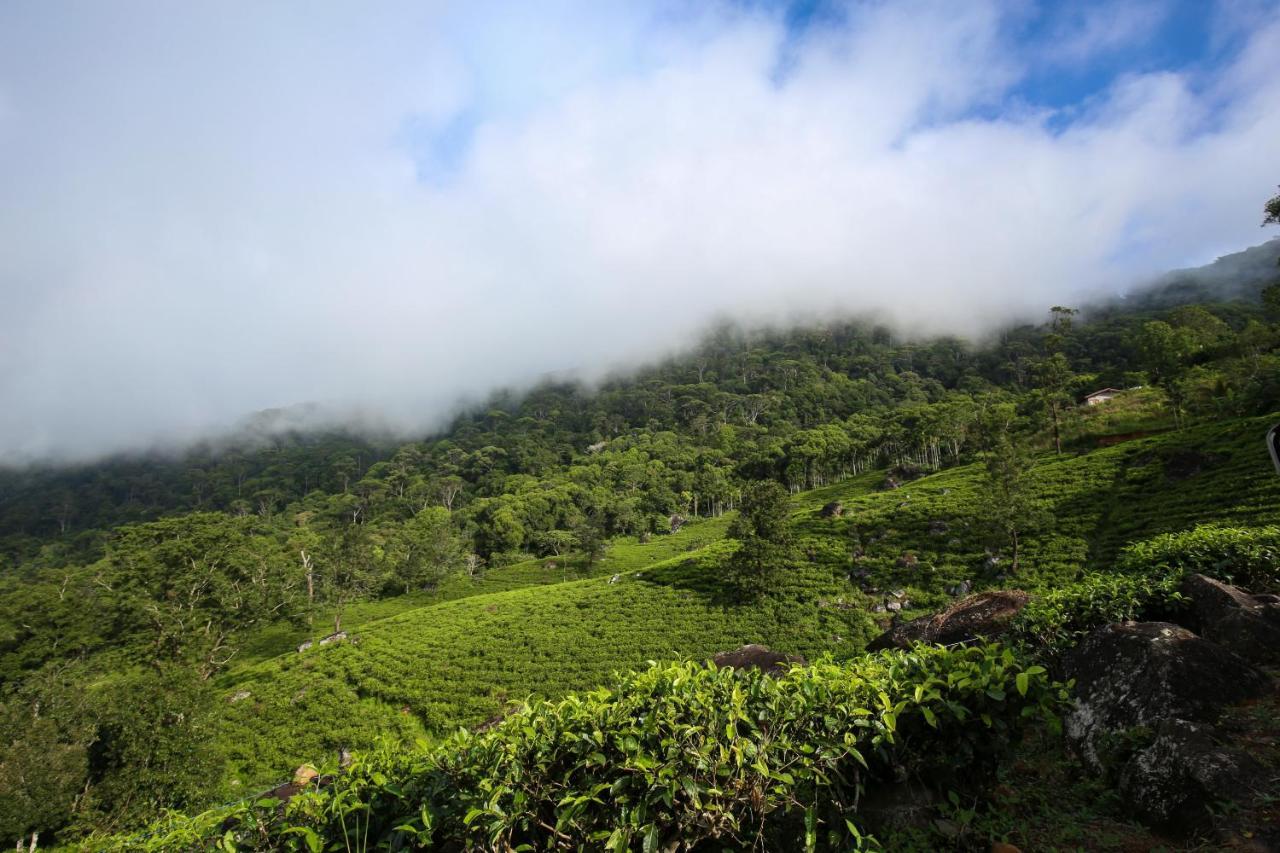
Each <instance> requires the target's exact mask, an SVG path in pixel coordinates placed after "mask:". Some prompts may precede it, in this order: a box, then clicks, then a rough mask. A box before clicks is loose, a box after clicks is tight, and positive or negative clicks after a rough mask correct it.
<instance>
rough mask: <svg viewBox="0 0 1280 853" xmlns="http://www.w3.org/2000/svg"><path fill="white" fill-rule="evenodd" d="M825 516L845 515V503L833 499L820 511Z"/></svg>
mask: <svg viewBox="0 0 1280 853" xmlns="http://www.w3.org/2000/svg"><path fill="white" fill-rule="evenodd" d="M818 514H819V515H821V516H822V517H823V518H839V517H840V516H842V515H844V504H842V503H840V501H832V502H831V503H829V504H827V505H826V506H824V507H823V508H822V509H821V510H820V511H819V513H818Z"/></svg>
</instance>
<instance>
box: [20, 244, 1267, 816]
mask: <svg viewBox="0 0 1280 853" xmlns="http://www.w3.org/2000/svg"><path fill="white" fill-rule="evenodd" d="M1276 255H1280V244H1277V243H1275V242H1273V243H1270V244H1267V246H1265V247H1261V248H1260V249H1255V250H1250V252H1248V253H1244V256H1233V257H1232V258H1229V259H1224V260H1223V261H1221V262H1219V265H1217V266H1216V267H1211V268H1207V269H1211V270H1212V269H1215V268H1216V269H1217V272H1216V273H1215V274H1213V275H1210V274H1207V273H1206V274H1200V275H1197V272H1198V271H1191V272H1187V273H1182V274H1178V275H1175V276H1173V277H1171V278H1168V279H1166V280H1162V281H1161V282H1159V284H1158V287H1157V288H1155V289H1152V290H1149V291H1146V292H1144V293H1142V294H1138V295H1136V296H1133V297H1130V298H1128V299H1126V300H1122V301H1115V302H1110V303H1107V304H1105V305H1097V306H1093V307H1089V306H1084V307H1083V308H1082V309H1081V310H1077V309H1076V308H1074V307H1062V306H1058V307H1053V308H1052V309H1050V310H1047V311H1046V315H1045V318H1044V320H1043V322H1040V323H1036V324H1027V325H1021V326H1017V327H1011V328H1006V329H1003V330H1001V331H1000V332H999V333H998V334H996V335H994V336H993V337H992V338H991V339H989V340H984V341H968V340H964V339H960V338H951V337H940V338H928V339H925V338H912V337H904V336H902V335H901V334H899V333H897V332H895V331H894V330H892V329H890V328H888V327H885V326H881V325H877V324H874V323H869V322H864V321H861V320H858V319H856V318H855V319H841V320H837V321H831V322H828V323H825V324H822V325H813V326H806V327H799V328H779V329H744V328H739V327H736V326H733V325H729V324H724V325H720V326H718V327H716V328H713V329H711V330H709V331H708V333H707V334H706V335H705V336H704V337H703V338H702V339H701V340H699V341H698V342H697V343H696V344H695V345H694V346H692V347H690V348H689V349H688V350H687V351H686V352H684V353H682V354H680V355H678V356H673V357H671V358H669V359H667V360H665V361H663V362H661V363H658V364H654V365H651V366H648V367H645V368H642V369H639V370H637V371H635V372H634V373H631V374H628V375H625V376H618V377H614V378H611V379H608V380H606V381H604V382H602V383H600V384H599V385H598V386H593V387H589V386H586V385H583V384H579V383H574V382H547V383H544V384H542V385H539V386H537V387H535V388H532V389H529V390H527V391H506V392H500V393H495V394H493V395H492V396H491V397H490V398H489V399H488V400H487V401H486V402H485V403H484V404H483V405H481V406H477V407H474V408H472V409H470V410H468V411H465V412H463V413H460V414H458V415H457V416H456V417H455V418H454V419H453V421H452V422H451V423H450V424H449V425H448V426H447V427H445V428H443V429H441V430H439V431H438V432H437V433H435V434H433V435H430V436H426V437H423V438H421V439H420V440H412V441H409V440H404V439H403V438H394V439H393V438H388V437H385V436H383V437H374V438H370V437H366V436H362V435H360V434H359V433H356V432H347V431H341V430H330V431H326V432H307V431H302V430H279V429H275V428H272V427H271V425H270V424H271V418H270V416H266V417H264V418H263V420H262V422H261V423H260V424H259V427H258V428H254V429H250V430H248V431H247V432H246V433H245V434H244V435H242V436H239V437H231V438H227V439H224V440H222V441H219V442H217V443H207V444H204V445H200V446H196V447H194V448H190V449H188V450H184V451H181V452H169V453H159V452H157V453H154V454H150V455H143V456H120V457H115V458H111V459H107V460H102V461H100V462H96V463H93V464H84V465H76V466H49V465H41V466H32V467H26V468H21V469H9V470H3V471H0V561H2V562H0V684H2V685H3V688H4V697H3V700H4V704H3V707H2V708H0V744H2V745H3V746H4V758H3V759H0V761H2V762H3V765H2V766H0V771H2V772H0V802H2V803H3V805H0V833H2V834H5V835H6V836H7V837H15V838H16V837H25V836H26V835H27V834H29V833H31V832H33V831H39V832H42V833H43V834H44V837H45V839H46V841H52V840H65V841H70V840H73V839H75V838H78V837H82V836H84V835H85V834H87V833H91V832H95V831H96V832H103V831H122V830H128V829H132V828H134V827H137V826H139V825H141V824H143V823H146V822H148V821H150V820H153V819H154V818H156V817H157V815H158V814H160V812H161V810H162V809H165V808H179V809H188V810H191V809H197V808H201V807H204V806H207V805H210V804H211V803H213V802H218V801H222V800H230V799H235V798H236V797H237V796H238V795H249V794H253V793H255V786H261V785H263V784H264V783H265V782H266V781H269V780H270V779H271V778H274V777H275V776H278V775H280V774H284V773H285V772H286V771H288V770H290V769H291V768H290V767H288V766H281V765H283V764H284V763H285V762H294V761H297V760H301V759H305V758H306V757H307V756H306V755H305V754H304V755H300V754H299V751H304V750H316V751H333V750H334V749H336V748H338V747H346V746H352V747H356V748H366V747H368V746H371V745H372V743H373V742H374V740H375V739H376V737H377V736H379V735H388V734H391V735H394V736H396V737H399V738H401V739H403V740H412V739H414V738H417V737H436V736H438V735H440V734H441V733H443V732H446V731H448V730H449V729H450V728H451V727H454V726H457V725H459V724H463V725H473V724H475V723H478V722H480V721H481V720H482V718H483V717H484V716H486V715H488V714H492V713H494V712H498V711H501V710H502V709H503V707H504V706H505V705H506V703H507V702H508V701H511V700H519V699H521V698H523V696H522V695H521V691H523V692H524V693H525V694H528V693H532V694H534V695H545V696H548V697H551V698H555V697H557V696H559V695H561V694H563V693H565V692H567V691H571V690H577V689H585V688H589V687H591V686H593V685H595V684H598V683H600V682H602V681H604V680H606V679H607V677H608V674H609V673H610V672H611V671H613V670H615V669H618V668H628V667H635V666H639V665H641V664H642V663H643V661H644V660H645V659H646V658H645V657H641V656H640V653H641V650H643V652H644V654H646V655H647V654H649V653H650V652H652V653H653V654H654V655H655V656H656V657H664V658H682V657H694V658H697V657H699V656H705V655H706V654H709V653H711V652H714V651H715V650H716V649H715V648H708V646H709V645H710V646H714V645H726V644H730V643H737V642H745V641H749V640H756V639H763V638H768V639H770V640H771V641H772V642H774V643H775V644H781V643H789V644H790V645H792V646H793V649H794V650H796V651H802V652H804V653H805V654H807V655H811V656H819V655H821V654H824V653H829V654H833V655H834V656H835V657H836V658H837V659H840V660H850V659H852V658H853V657H854V656H855V655H856V654H857V653H858V652H860V651H861V649H862V647H863V646H864V645H865V643H866V642H867V641H868V640H869V639H870V638H871V637H872V636H873V635H874V634H875V633H876V631H877V628H878V623H877V621H876V620H877V619H880V618H881V614H883V613H884V612H885V610H886V609H887V608H886V605H888V604H896V607H895V608H894V610H895V611H900V612H903V613H912V612H917V611H924V610H927V609H928V608H929V607H933V606H938V605H941V604H943V603H945V602H946V601H947V599H948V597H949V595H953V593H949V592H948V590H950V589H953V588H958V587H959V586H960V585H961V584H964V585H965V588H966V589H968V588H970V587H972V588H980V587H984V586H988V587H993V586H999V585H1001V584H1002V583H1005V582H1007V581H1008V580H1009V579H1010V578H1017V579H1019V582H1020V584H1021V585H1022V586H1024V587H1027V588H1029V589H1032V590H1033V591H1049V590H1052V589H1056V588H1060V587H1065V586H1067V585H1069V584H1072V583H1076V582H1080V581H1081V579H1082V578H1083V577H1084V573H1085V572H1086V569H1101V568H1103V566H1102V565H1099V563H1100V562H1103V561H1110V560H1111V559H1113V558H1115V556H1116V555H1117V554H1118V553H1120V551H1121V550H1122V549H1123V548H1124V547H1125V546H1126V544H1127V543H1129V542H1132V541H1137V540H1141V539H1145V538H1148V537H1149V536H1151V535H1153V534H1155V533H1166V532H1174V531H1176V530H1179V529H1184V528H1191V527H1194V526H1195V525H1196V524H1198V523H1200V522H1202V521H1218V522H1230V523H1234V524H1241V525H1246V526H1247V525H1265V524H1267V523H1275V522H1276V521H1277V520H1280V518H1277V517H1276V510H1275V507H1274V505H1271V503H1269V502H1272V497H1273V496H1274V490H1273V489H1271V487H1270V485H1269V481H1265V480H1264V479H1262V478H1261V474H1264V473H1265V471H1263V470H1261V469H1260V468H1259V469H1258V470H1255V468H1254V467H1252V466H1254V461H1253V460H1252V456H1251V455H1250V450H1249V448H1250V447H1251V445H1250V444H1249V442H1250V441H1253V440H1254V439H1252V438H1250V436H1252V435H1253V433H1255V432H1258V431H1259V429H1260V428H1261V427H1262V426H1264V425H1265V421H1264V420H1262V419H1260V418H1261V416H1266V415H1269V414H1272V413H1273V412H1275V411H1276V410H1277V408H1280V402H1278V401H1280V285H1277V284H1276V283H1275V279H1276V275H1275V273H1276V268H1275V265H1274V264H1275V262H1274V260H1271V261H1270V263H1269V264H1267V263H1265V262H1264V261H1265V260H1266V259H1267V258H1273V257H1274V256H1276ZM1223 270H1227V271H1229V274H1227V273H1224V272H1223ZM1104 388H1112V389H1119V390H1120V391H1122V392H1123V393H1122V394H1121V396H1119V397H1117V399H1116V400H1114V401H1111V402H1110V403H1108V404H1104V405H1103V406H1099V407H1089V406H1085V405H1082V403H1083V400H1084V396H1085V395H1086V394H1088V393H1089V392H1092V391H1096V390H1099V389H1104ZM1109 438H1118V439H1136V440H1137V441H1138V443H1137V444H1125V445H1122V446H1119V447H1113V448H1110V449H1106V450H1098V449H1097V448H1098V447H1099V445H1100V444H1106V443H1107V440H1109ZM1258 438H1260V435H1259V436H1258ZM1100 440H1101V441H1100ZM1257 443H1258V446H1259V447H1260V442H1257ZM1188 454H1190V455H1188ZM1188 459H1189V460H1190V462H1188V461H1187V460H1188ZM1263 461H1264V462H1265V459H1264V460H1263ZM1179 466H1183V467H1188V466H1189V467H1193V468H1195V471H1193V474H1199V473H1200V471H1201V470H1202V469H1203V470H1204V471H1206V472H1207V473H1206V474H1205V475H1204V479H1202V480H1199V481H1196V482H1195V483H1192V484H1190V485H1189V486H1187V487H1185V488H1184V487H1183V486H1181V485H1178V483H1180V482H1181V481H1180V480H1179V479H1178V476H1180V475H1179V474H1178V472H1179V470H1180V468H1179ZM1144 472H1146V473H1144ZM921 477H927V478H928V479H927V480H925V481H923V482H926V483H927V484H928V485H927V487H925V488H915V489H914V491H913V490H912V487H909V485H908V484H911V483H914V482H919V481H920V480H919V478H921ZM1143 477H1147V478H1148V479H1146V480H1144V479H1143ZM1166 478H1168V484H1167V486H1166V485H1161V486H1159V494H1158V496H1153V494H1154V492H1153V491H1148V490H1147V488H1146V487H1147V486H1149V485H1151V484H1155V483H1157V482H1159V483H1161V484H1165V483H1166ZM770 484H772V485H770ZM1100 484H1105V488H1106V489H1107V490H1108V491H1107V492H1106V493H1107V494H1108V495H1110V496H1111V497H1110V501H1111V502H1110V503H1098V502H1097V501H1096V500H1095V498H1096V494H1097V493H1098V492H1095V491H1094V490H1098V489H1102V488H1103V486H1102V485H1100ZM828 503H837V504H841V510H843V508H844V506H845V505H847V506H849V507H854V506H856V507H858V512H857V513H853V512H851V513H849V515H848V516H846V517H844V518H842V519H841V518H839V516H840V513H839V512H837V513H836V516H837V519H838V520H837V521H835V522H831V523H826V524H823V525H821V526H815V525H816V524H817V522H815V521H814V519H815V518H816V517H818V516H817V515H816V514H815V513H816V511H817V509H818V508H819V507H822V506H823V505H824V504H828ZM1272 503H1273V502H1272ZM735 543H737V544H735ZM925 567H927V572H928V577H927V578H923V577H921V573H922V572H924V571H925ZM637 573H640V575H641V576H637ZM896 593H901V594H900V595H897V594H896ZM837 602H838V604H837ZM877 608H878V609H877ZM648 609H652V612H653V613H661V614H663V615H664V618H665V620H666V621H664V622H663V623H662V624H651V623H650V622H649V621H647V620H646V619H645V618H644V614H645V611H646V610H648ZM509 612H511V613H519V614H521V615H520V616H519V617H518V618H517V617H513V616H510V615H508V613H509ZM495 614H497V615H495ZM649 615H652V614H649ZM384 617H386V618H384ZM539 620H546V621H545V622H542V621H539ZM365 625H367V626H368V630H367V631H366V630H364V628H363V627H361V628H360V630H359V631H356V630H355V629H354V628H353V627H352V626H365ZM530 625H532V626H537V627H535V628H530V627H528V626H530ZM410 628H411V630H410ZM344 629H346V630H347V631H348V632H350V633H353V634H356V635H358V636H353V637H352V638H350V641H344V640H346V639H347V638H343V637H340V636H339V635H340V632H342V631H343V630H344ZM539 631H541V633H539ZM557 631H559V632H560V633H557ZM331 634H332V635H334V636H335V637H339V639H337V640H335V642H334V644H333V648H330V649H325V650H323V651H320V650H312V651H307V652H306V653H300V652H296V651H293V649H294V646H295V645H296V644H297V643H298V642H301V641H305V640H312V641H319V640H321V639H322V638H326V637H328V636H329V635H331ZM410 636H411V637H413V638H415V639H414V641H413V642H416V643H420V644H421V645H420V646H416V647H410V646H409V645H407V643H408V641H407V640H406V639H405V638H406V637H410ZM833 637H834V638H835V639H832V638H833ZM486 638H495V639H497V640H500V641H498V642H493V643H490V642H488V640H487V639H486ZM592 644H596V645H597V647H596V648H595V649H594V650H592V651H590V652H584V651H582V649H583V647H584V645H585V646H587V647H590V646H592ZM422 649H429V650H430V654H431V656H432V660H433V661H434V662H435V663H434V664H433V665H434V666H436V667H437V668H438V669H442V670H445V671H446V672H447V674H443V675H442V674H437V675H435V676H425V675H422V674H420V673H416V672H415V671H416V669H417V666H418V658H417V655H418V654H420V653H421V650H422ZM494 649H500V650H501V651H500V652H494V651H493V650H494ZM496 653H500V654H502V655H504V656H506V657H505V658H504V660H502V661H501V662H497V661H495V660H494V659H493V657H492V655H494V654H496ZM451 655H457V656H458V657H459V659H461V660H463V661H464V662H463V663H458V664H456V666H455V665H454V664H453V663H452V662H450V661H449V657H450V656H451ZM575 656H576V657H577V658H579V659H577V660H575ZM922 665H923V664H922ZM929 665H930V666H933V665H934V664H929ZM937 665H938V666H944V665H945V666H951V665H952V664H951V663H950V662H945V663H940V664H937ZM956 665H960V664H956ZM983 665H984V666H985V665H986V664H983ZM504 673H506V674H504ZM991 677H992V678H997V677H1003V675H1000V674H998V673H997V674H996V675H992V676H991ZM1011 677H1012V676H1011ZM504 679H505V680H504ZM508 682H509V684H508ZM504 684H507V686H500V685H504ZM495 685H498V686H495ZM1036 690H1041V687H1039V686H1037V688H1036ZM242 692H243V693H245V694H247V695H246V696H244V697H243V698H241V699H236V700H234V701H232V700H231V699H230V698H229V697H234V696H238V695H240V694H241V693H242ZM1051 692H1052V691H1050V689H1049V688H1048V687H1044V688H1043V696H1041V694H1039V693H1037V694H1036V695H1035V697H1033V698H1034V699H1035V702H1041V701H1043V703H1044V704H1045V705H1046V706H1047V705H1049V704H1052V702H1051V701H1050V699H1049V698H1046V697H1048V696H1050V694H1051ZM321 694H323V695H324V696H326V697H328V698H326V699H323V700H321V699H320V698H317V697H319V696H321ZM326 702H327V703H329V704H328V705H326V704H324V703H326ZM308 703H313V704H310V705H309V704H308ZM1032 704H1034V702H1033V703H1032ZM338 709H346V710H347V713H342V712H340V711H339V710H338ZM342 717H346V718H347V719H345V720H342V719H341V718H342ZM340 726H345V729H343V730H342V732H341V733H340V734H339V733H336V732H337V729H338V728H339V727H340ZM255 727H257V730H256V731H255ZM290 727H293V728H294V729H296V730H295V731H287V730H289V729H290ZM255 738H257V739H260V740H261V743H256V742H255ZM273 750H275V752H273ZM324 757H325V756H324V755H315V756H313V758H314V760H316V761H320V760H322V759H323V758H324ZM432 760H435V759H432ZM637 838H639V836H637Z"/></svg>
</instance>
